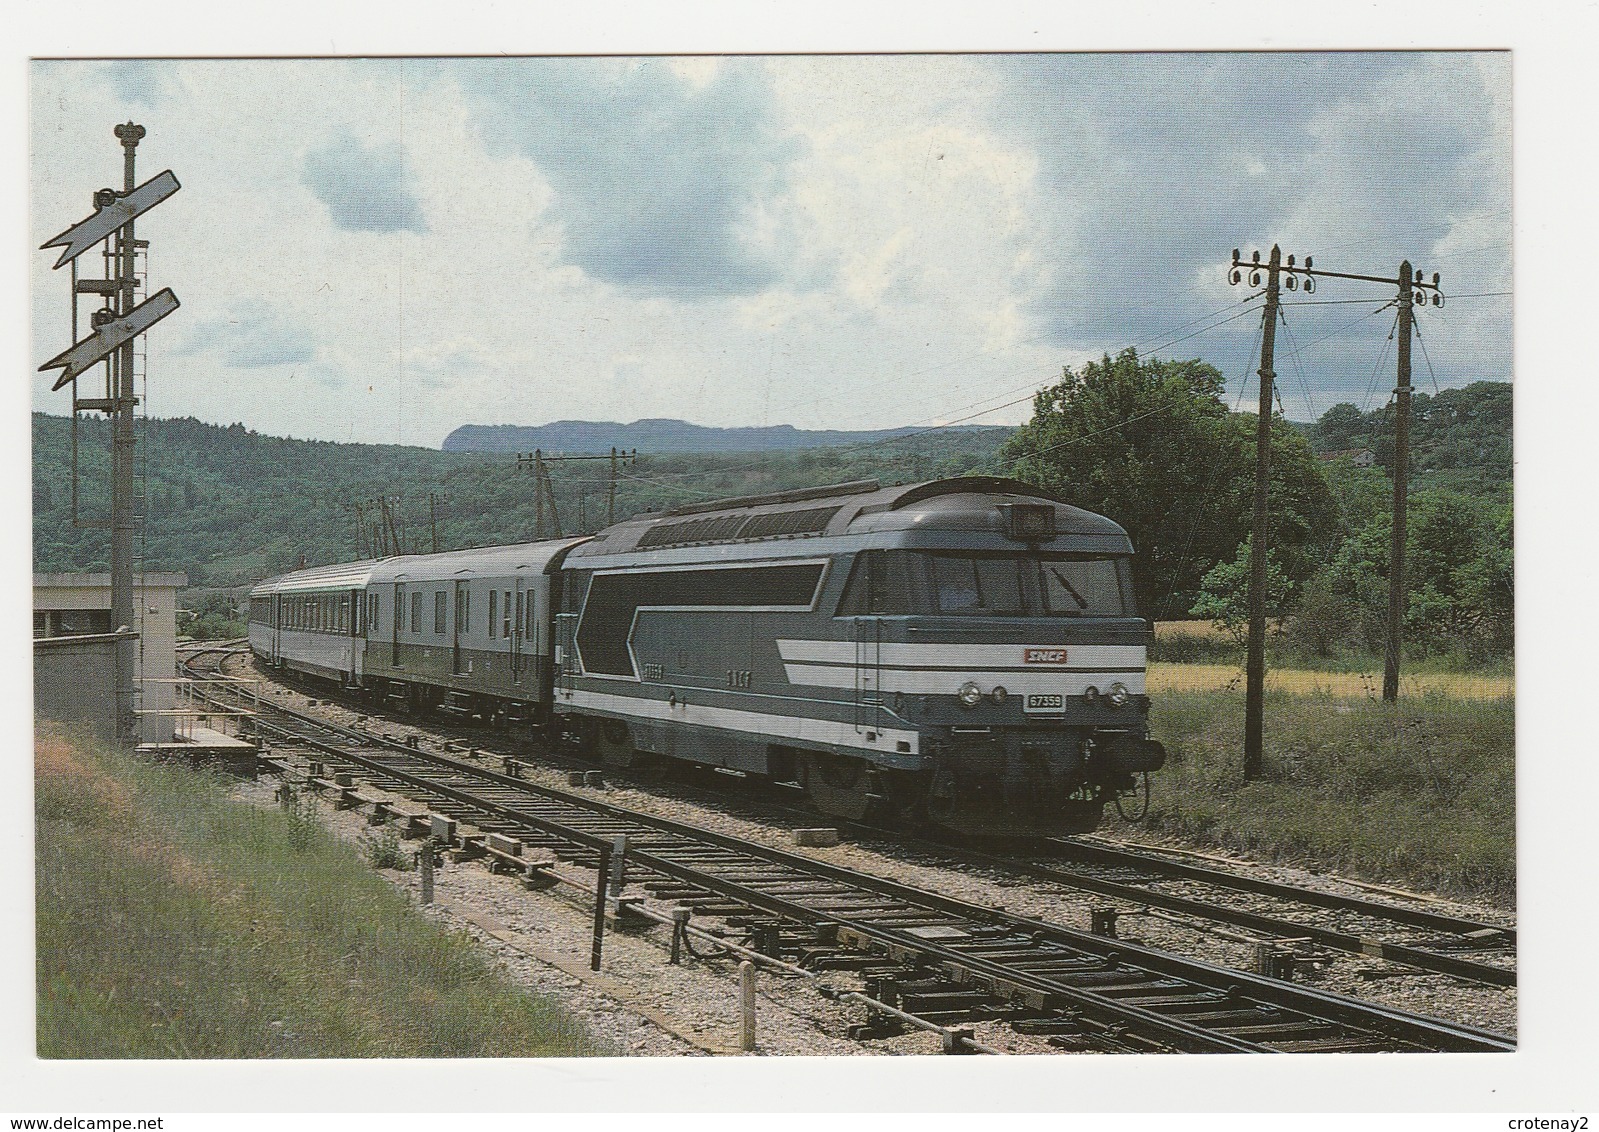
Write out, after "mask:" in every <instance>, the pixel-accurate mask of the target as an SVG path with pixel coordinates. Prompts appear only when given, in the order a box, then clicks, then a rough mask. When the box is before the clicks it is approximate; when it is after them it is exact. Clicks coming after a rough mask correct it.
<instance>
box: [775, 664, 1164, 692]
mask: <svg viewBox="0 0 1599 1132" xmlns="http://www.w3.org/2000/svg"><path fill="white" fill-rule="evenodd" d="M783 670H784V672H786V673H787V675H788V680H789V683H790V684H800V685H804V686H806V687H812V688H855V687H856V686H857V684H856V680H857V670H856V669H855V668H854V666H850V667H848V668H846V667H843V666H841V665H817V664H785V665H784V666H783ZM860 671H861V674H862V675H863V676H864V677H865V682H864V687H866V688H867V689H868V690H870V689H871V687H872V685H871V677H873V676H875V677H876V679H877V689H876V690H877V691H880V692H903V693H905V694H906V695H908V696H952V695H954V694H955V689H957V688H959V687H960V686H961V685H962V684H964V683H966V682H967V681H968V680H970V681H972V682H974V683H976V684H977V685H978V686H979V687H981V688H982V689H983V690H984V691H988V690H990V689H992V688H993V686H994V685H995V684H1003V685H1004V686H1005V690H1006V691H1007V692H1009V693H1010V694H1011V695H1013V696H1018V695H1025V694H1028V693H1045V694H1051V695H1066V696H1080V695H1082V694H1083V693H1084V692H1086V691H1087V690H1088V689H1089V688H1091V687H1092V688H1098V689H1099V690H1100V691H1104V690H1105V689H1106V688H1107V687H1109V686H1110V684H1111V683H1112V682H1113V681H1116V680H1120V681H1121V682H1122V683H1123V684H1125V685H1127V690H1128V691H1129V692H1131V693H1132V694H1133V695H1135V696H1141V695H1143V694H1144V672H1143V669H1138V668H1128V669H1113V668H1112V669H1094V670H1092V671H1089V672H1081V671H1070V672H1068V671H1062V670H1060V669H1034V670H1032V671H1030V672H1026V671H1017V670H1007V671H994V670H992V669H988V670H980V669H971V668H964V669H954V668H952V669H938V670H936V671H930V670H927V669H906V668H889V667H887V666H884V667H882V668H874V667H872V666H870V665H867V666H865V667H864V668H863V669H861V670H860Z"/></svg>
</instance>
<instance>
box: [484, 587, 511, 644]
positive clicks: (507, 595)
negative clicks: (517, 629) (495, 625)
mask: <svg viewBox="0 0 1599 1132" xmlns="http://www.w3.org/2000/svg"><path fill="white" fill-rule="evenodd" d="M504 608H505V623H504V624H503V626H502V628H503V629H504V630H505V635H506V636H507V637H509V636H510V635H511V591H510V590H506V591H505V607H504ZM489 620H490V621H492V620H494V604H493V602H492V601H491V602H490V603H489Z"/></svg>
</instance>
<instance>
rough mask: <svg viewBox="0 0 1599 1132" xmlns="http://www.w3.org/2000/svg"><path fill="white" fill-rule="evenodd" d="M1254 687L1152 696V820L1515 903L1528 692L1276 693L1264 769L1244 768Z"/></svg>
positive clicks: (1199, 837)
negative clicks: (1155, 755) (1256, 772)
mask: <svg viewBox="0 0 1599 1132" xmlns="http://www.w3.org/2000/svg"><path fill="white" fill-rule="evenodd" d="M1243 718H1244V698H1243V693H1242V692H1241V691H1219V692H1186V693H1184V692H1174V693H1168V694H1165V695H1161V696H1158V697H1156V698H1155V699H1154V702H1153V704H1152V707H1151V716H1150V719H1151V729H1152V731H1153V733H1154V735H1155V737H1156V738H1158V739H1160V740H1161V741H1162V742H1164V743H1165V744H1166V747H1167V752H1168V759H1167V765H1166V767H1165V768H1164V769H1163V770H1161V771H1160V772H1158V773H1157V774H1155V775H1153V776H1152V779H1153V784H1152V792H1151V800H1150V815H1149V822H1150V825H1151V826H1152V828H1154V829H1156V830H1159V831H1165V832H1170V833H1173V834H1177V835H1180V836H1182V837H1184V838H1186V839H1189V840H1192V841H1196V842H1199V843H1202V844H1204V843H1208V844H1213V845H1219V846H1226V847H1229V848H1234V849H1240V850H1244V851H1247V852H1250V853H1252V854H1254V855H1257V856H1263V857H1266V858H1268V859H1272V860H1279V861H1294V862H1298V863H1303V864H1310V865H1313V866H1320V867H1325V868H1335V869H1338V870H1340V871H1345V872H1348V873H1350V874H1353V875H1357V876H1364V877H1367V878H1368V879H1372V880H1378V881H1388V882H1390V883H1395V882H1401V883H1402V882H1408V883H1410V884H1413V885H1422V886H1426V887H1429V888H1433V889H1436V890H1439V891H1444V892H1449V893H1453V894H1456V895H1460V896H1471V897H1480V898H1485V899H1489V900H1492V901H1495V902H1499V903H1504V904H1509V903H1511V902H1513V901H1514V899H1515V890H1516V867H1515V701H1514V700H1513V699H1512V698H1510V697H1503V698H1500V699H1495V700H1481V701H1467V700H1460V699H1456V698H1454V697H1449V696H1443V695H1427V696H1419V697H1410V698H1407V699H1402V700H1401V701H1400V702H1399V703H1398V704H1385V703H1383V702H1382V701H1381V700H1376V699H1343V698H1338V697H1335V696H1332V695H1329V694H1320V695H1291V694H1274V695H1272V696H1268V697H1267V700H1266V706H1265V722H1264V727H1263V733H1264V736H1265V750H1264V760H1263V761H1264V764H1265V775H1264V777H1263V778H1261V779H1260V780H1257V781H1254V782H1248V783H1246V782H1245V781H1244V780H1243V772H1242V763H1243Z"/></svg>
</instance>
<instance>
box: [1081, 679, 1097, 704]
mask: <svg viewBox="0 0 1599 1132" xmlns="http://www.w3.org/2000/svg"><path fill="white" fill-rule="evenodd" d="M1083 699H1085V700H1087V701H1088V702H1089V703H1091V704H1092V703H1098V702H1099V689H1098V688H1096V687H1094V686H1093V685H1092V684H1090V685H1089V686H1088V687H1087V688H1084V689H1083Z"/></svg>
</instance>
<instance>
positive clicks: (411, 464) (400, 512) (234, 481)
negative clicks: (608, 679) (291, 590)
mask: <svg viewBox="0 0 1599 1132" xmlns="http://www.w3.org/2000/svg"><path fill="white" fill-rule="evenodd" d="M69 429H70V421H69V420H68V418H65V417H54V416H47V415H45V414H42V413H35V414H34V416H33V482H34V489H33V561H34V569H36V570H42V571H53V570H104V569H106V568H107V556H108V532H107V531H106V530H105V529H104V528H103V527H100V528H95V527H77V526H74V525H73V521H72V496H71V486H70V484H71V476H70V468H71V441H70V431H69ZM1006 435H1008V430H1004V429H992V430H981V431H975V432H973V431H956V430H949V431H947V432H945V431H941V432H931V433H922V434H917V435H912V436H905V437H902V438H898V439H895V438H889V439H886V440H880V441H876V442H872V443H870V444H857V445H853V446H850V447H837V448H807V449H802V450H799V451H791V452H766V453H760V454H755V455H752V454H749V453H716V454H711V455H704V454H696V453H668V454H664V455H662V454H656V453H652V452H649V451H647V450H646V449H644V448H643V447H642V446H640V449H639V458H638V460H637V462H636V463H632V464H629V465H627V466H626V467H625V468H624V469H623V478H622V479H620V481H619V482H618V485H617V492H616V512H615V513H616V518H617V519H619V520H620V519H624V518H627V517H628V516H630V515H634V514H638V513H640V512H643V511H650V510H654V511H661V510H668V509H670V508H673V507H678V506H681V505H683V504H685V503H693V502H697V501H701V500H705V499H714V498H718V497H723V496H729V495H743V494H749V493H755V492H765V491H777V490H781V489H784V488H791V487H810V486H814V485H817V484H825V483H837V482H840V481H843V480H850V479H870V478H875V479H880V480H882V481H884V482H885V483H894V482H912V481H916V480H922V479H931V478H933V477H935V476H941V475H952V474H959V473H961V472H965V471H971V470H974V469H978V468H981V467H984V466H985V462H986V461H987V460H988V459H989V458H990V457H991V456H992V454H993V452H994V450H995V449H996V448H997V447H998V445H999V443H1000V442H1001V440H1002V439H1003V438H1004V437H1005V436H1006ZM109 440H110V430H109V427H108V426H107V424H106V422H105V421H103V420H98V419H96V420H85V421H84V422H83V423H82V424H81V426H80V433H79V442H80V471H81V474H80V479H79V492H80V506H79V514H80V518H82V519H88V520H94V519H96V518H99V519H104V518H105V516H106V515H107V513H108V504H109V495H110V491H109V481H108V478H107V465H108V462H109V461H108V457H107V451H108V448H109ZM609 450H610V449H609V444H607V447H606V451H607V452H609ZM138 452H139V462H140V464H141V465H142V466H143V468H144V480H145V487H144V494H145V497H146V499H147V501H148V514H149V524H148V528H147V530H146V536H145V550H144V561H145V568H146V569H148V570H182V571H184V572H185V573H187V574H188V575H189V580H190V583H191V585H194V586H197V587H229V586H239V585H244V584H247V583H250V582H254V581H256V580H258V579H260V578H263V577H266V576H267V575H269V574H273V573H278V572H280V571H282V570H286V569H291V568H293V567H295V566H298V565H299V564H300V562H301V560H302V559H303V560H304V561H305V563H306V564H308V565H317V564H320V563H327V562H340V561H348V560H350V559H353V558H357V557H361V556H363V555H364V554H368V553H371V550H372V543H373V540H372V536H371V533H370V532H371V525H372V522H373V520H374V518H375V517H376V515H377V510H378V509H377V506H376V504H375V500H376V499H377V498H378V497H379V496H385V497H387V498H389V499H390V500H391V510H392V513H393V534H394V536H395V538H397V540H398V542H399V544H400V545H401V546H402V547H403V548H404V549H406V550H408V551H410V550H431V549H433V547H434V544H435V542H434V532H435V530H436V531H437V546H438V548H439V549H441V550H448V549H455V548H459V547H464V546H486V545H492V544H496V543H506V542H516V541H519V540H525V539H530V538H532V537H534V533H535V508H534V492H533V480H532V477H531V476H529V475H527V474H526V473H525V472H523V471H519V469H518V468H517V465H516V461H515V459H514V458H513V457H511V456H509V455H500V454H494V453H482V452H440V451H435V450H433V449H428V448H408V447H399V446H394V445H372V444H336V443H331V442H328V441H314V440H290V439H285V438H283V437H275V436H264V435H261V434H260V433H257V432H255V431H254V430H253V429H247V428H246V427H245V426H244V425H242V424H234V425H230V426H228V427H222V426H219V425H210V424H204V423H202V422H200V421H197V420H194V419H192V418H180V419H175V420H151V421H146V422H143V423H142V424H141V426H140V435H139V448H138ZM552 480H553V484H554V488H555V502H556V508H557V514H558V516H559V519H560V523H561V529H562V531H563V533H566V534H572V533H579V532H587V531H593V530H595V529H597V528H599V527H601V526H604V525H605V522H606V518H605V513H606V490H607V487H608V484H607V482H606V470H605V468H604V467H603V466H602V465H598V464H596V465H581V464H579V465H557V466H556V467H555V469H554V470H553V472H552ZM430 496H432V497H433V499H432V500H431V501H430ZM358 506H359V507H360V509H361V510H360V517H361V519H362V520H363V521H364V523H365V532H364V533H363V534H361V535H358V533H357V507H358ZM546 533H547V534H549V533H553V531H550V530H548V529H547V530H546Z"/></svg>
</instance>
